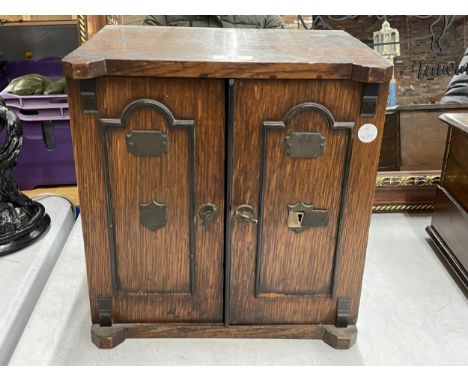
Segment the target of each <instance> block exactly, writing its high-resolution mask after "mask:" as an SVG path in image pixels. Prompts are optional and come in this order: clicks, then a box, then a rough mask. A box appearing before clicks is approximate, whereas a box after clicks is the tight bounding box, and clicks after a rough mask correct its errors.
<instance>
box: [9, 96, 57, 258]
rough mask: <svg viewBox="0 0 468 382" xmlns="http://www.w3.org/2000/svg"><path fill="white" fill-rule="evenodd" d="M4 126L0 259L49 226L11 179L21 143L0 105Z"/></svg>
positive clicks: (14, 121) (16, 123)
mask: <svg viewBox="0 0 468 382" xmlns="http://www.w3.org/2000/svg"><path fill="white" fill-rule="evenodd" d="M5 127H6V129H7V130H6V136H5V143H4V145H3V147H2V148H1V150H0V256H3V255H7V254H9V253H11V252H15V251H17V250H19V249H21V248H24V247H26V246H28V245H29V244H31V243H32V242H33V241H34V240H36V239H37V238H38V237H39V236H41V235H42V234H43V233H44V232H45V231H46V230H47V229H48V228H49V225H50V217H49V215H47V214H46V213H45V209H44V206H42V205H41V204H40V203H37V202H34V201H33V200H31V199H29V198H28V197H27V196H26V195H24V194H23V193H21V192H20V191H19V190H18V187H17V186H16V184H15V182H14V181H13V179H12V177H11V172H12V170H13V168H14V167H15V165H16V161H17V158H18V154H19V152H20V150H21V146H22V144H23V129H22V127H21V122H20V120H19V119H18V117H17V116H16V114H15V113H13V112H11V111H9V110H8V109H7V108H6V107H4V106H2V105H0V131H2V130H3V128H5Z"/></svg>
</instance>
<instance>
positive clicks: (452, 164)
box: [442, 124, 468, 252]
mask: <svg viewBox="0 0 468 382" xmlns="http://www.w3.org/2000/svg"><path fill="white" fill-rule="evenodd" d="M466 126H467V128H466V132H465V131H463V130H461V129H460V128H457V127H450V129H451V131H450V136H449V141H448V142H449V146H448V150H447V153H446V156H447V157H446V159H445V161H446V163H445V167H444V173H443V179H442V184H443V186H444V188H445V189H446V190H447V191H448V192H449V193H450V194H451V195H452V196H453V197H454V198H455V200H456V201H457V202H458V203H460V204H461V206H462V207H463V208H464V209H465V210H466V211H468V124H467V125H466ZM467 252H468V251H467Z"/></svg>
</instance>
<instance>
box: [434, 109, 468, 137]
mask: <svg viewBox="0 0 468 382" xmlns="http://www.w3.org/2000/svg"><path fill="white" fill-rule="evenodd" d="M439 118H440V119H441V120H442V121H444V122H447V123H448V124H449V125H452V126H454V127H456V128H458V129H460V130H462V131H464V132H465V133H467V134H468V113H445V114H442V115H441V116H440V117H439Z"/></svg>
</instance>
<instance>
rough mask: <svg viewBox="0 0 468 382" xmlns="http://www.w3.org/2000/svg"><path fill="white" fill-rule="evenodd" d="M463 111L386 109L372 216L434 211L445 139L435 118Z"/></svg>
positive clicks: (435, 107)
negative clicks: (389, 213) (374, 213)
mask: <svg viewBox="0 0 468 382" xmlns="http://www.w3.org/2000/svg"><path fill="white" fill-rule="evenodd" d="M467 111H468V105H461V104H443V105H441V104H431V105H399V106H393V107H388V108H387V110H386V115H385V127H384V133H383V138H382V146H381V150H380V159H379V173H378V176H377V183H376V190H375V199H374V207H373V211H374V212H393V211H394V212H401V211H421V210H432V209H433V208H434V198H435V191H436V188H437V185H438V184H439V179H440V171H441V169H442V162H443V154H444V149H445V140H446V137H447V126H446V125H445V124H444V123H443V122H442V121H440V120H439V116H440V115H441V114H443V113H445V112H450V113H464V112H467Z"/></svg>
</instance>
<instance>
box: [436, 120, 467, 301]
mask: <svg viewBox="0 0 468 382" xmlns="http://www.w3.org/2000/svg"><path fill="white" fill-rule="evenodd" d="M440 119H441V120H442V121H444V122H446V123H447V124H448V134H447V146H446V149H445V157H444V164H443V167H442V176H441V183H440V185H439V187H438V189H437V192H436V198H435V205H434V213H433V216H432V222H431V225H430V226H429V227H427V232H428V233H429V235H430V236H431V238H432V240H433V241H434V243H435V244H436V246H437V248H438V249H439V251H440V254H441V255H442V256H441V259H442V261H443V262H444V264H445V265H446V266H447V269H448V270H449V271H450V272H451V273H452V274H453V276H454V277H455V279H456V280H457V281H458V283H459V285H460V287H461V288H462V290H463V292H464V293H465V295H467V296H468V251H467V247H468V237H467V233H468V114H466V113H464V114H454V113H447V114H443V115H441V116H440Z"/></svg>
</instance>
